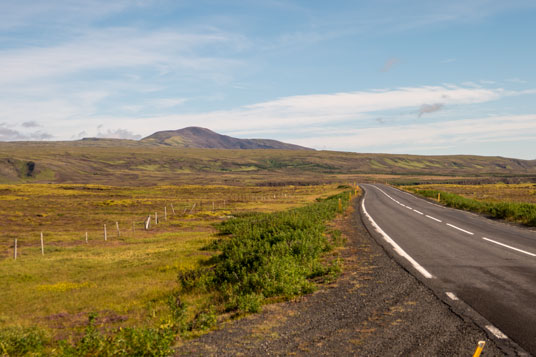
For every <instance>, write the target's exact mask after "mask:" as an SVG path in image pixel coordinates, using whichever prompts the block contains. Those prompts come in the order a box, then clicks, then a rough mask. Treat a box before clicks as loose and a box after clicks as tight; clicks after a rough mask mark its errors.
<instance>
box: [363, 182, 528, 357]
mask: <svg viewBox="0 0 536 357" xmlns="http://www.w3.org/2000/svg"><path fill="white" fill-rule="evenodd" d="M362 187H363V188H364V189H365V195H364V199H363V201H362V202H361V211H362V214H363V216H364V221H365V224H366V225H367V226H368V227H369V230H370V231H371V232H372V233H373V235H375V236H376V238H378V240H382V241H383V242H384V243H383V244H384V246H386V247H387V249H388V250H390V251H392V252H393V255H394V256H396V257H398V258H397V260H398V261H399V262H400V263H401V264H402V265H403V266H404V267H406V268H407V269H408V270H410V271H412V272H413V273H414V274H415V275H417V276H420V277H421V280H422V281H424V282H425V284H426V285H428V286H429V287H430V288H432V289H433V290H434V291H435V292H436V293H437V294H445V296H447V297H448V299H451V300H453V301H456V300H458V299H459V300H461V301H463V302H464V303H465V304H467V305H469V306H470V307H471V308H473V309H474V310H475V311H476V312H477V313H479V314H480V315H481V316H483V317H484V318H485V319H486V320H487V321H489V323H488V324H486V325H485V326H484V328H486V329H488V330H489V332H491V333H492V334H493V335H495V337H496V338H498V339H503V340H506V339H508V338H510V339H511V340H513V341H514V342H516V343H517V344H519V345H520V346H521V347H522V348H524V349H525V350H526V351H527V352H529V353H531V354H532V355H534V356H536V232H534V231H531V230H529V229H523V228H520V227H516V226H513V225H508V224H505V223H502V222H497V221H493V220H490V219H486V218H484V217H481V216H478V215H476V214H473V213H470V212H464V211H459V210H455V209H450V208H446V207H442V206H439V205H436V204H434V203H432V202H429V201H426V200H423V199H420V198H417V197H415V196H413V195H410V194H408V193H406V192H403V191H400V190H397V189H395V188H392V187H389V186H384V185H370V184H366V185H362Z"/></svg>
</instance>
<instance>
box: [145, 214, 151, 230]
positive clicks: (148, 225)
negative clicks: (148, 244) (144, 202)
mask: <svg viewBox="0 0 536 357" xmlns="http://www.w3.org/2000/svg"><path fill="white" fill-rule="evenodd" d="M150 226H151V215H149V217H147V221H145V230H146V231H148V230H149V227H150Z"/></svg>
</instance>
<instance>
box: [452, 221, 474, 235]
mask: <svg viewBox="0 0 536 357" xmlns="http://www.w3.org/2000/svg"><path fill="white" fill-rule="evenodd" d="M447 226H449V227H452V228H454V229H457V230H459V231H462V232H463V233H467V234H470V235H474V233H473V232H469V231H466V230H465V229H462V228H460V227H456V226H455V225H454V224H450V223H447Z"/></svg>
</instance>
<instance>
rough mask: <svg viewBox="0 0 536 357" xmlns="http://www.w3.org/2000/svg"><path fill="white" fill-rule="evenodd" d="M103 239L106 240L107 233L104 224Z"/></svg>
mask: <svg viewBox="0 0 536 357" xmlns="http://www.w3.org/2000/svg"><path fill="white" fill-rule="evenodd" d="M104 240H105V241H107V240H108V234H107V233H106V225H104Z"/></svg>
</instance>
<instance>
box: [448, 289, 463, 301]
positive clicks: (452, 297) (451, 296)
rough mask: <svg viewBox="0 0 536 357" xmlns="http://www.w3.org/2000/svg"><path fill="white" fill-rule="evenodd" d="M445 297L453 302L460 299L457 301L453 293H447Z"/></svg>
mask: <svg viewBox="0 0 536 357" xmlns="http://www.w3.org/2000/svg"><path fill="white" fill-rule="evenodd" d="M445 295H447V296H448V297H449V299H451V300H453V301H458V300H460V299H458V297H457V296H456V295H454V293H451V292H450V291H447V292H446V293H445Z"/></svg>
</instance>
